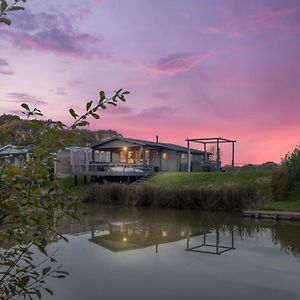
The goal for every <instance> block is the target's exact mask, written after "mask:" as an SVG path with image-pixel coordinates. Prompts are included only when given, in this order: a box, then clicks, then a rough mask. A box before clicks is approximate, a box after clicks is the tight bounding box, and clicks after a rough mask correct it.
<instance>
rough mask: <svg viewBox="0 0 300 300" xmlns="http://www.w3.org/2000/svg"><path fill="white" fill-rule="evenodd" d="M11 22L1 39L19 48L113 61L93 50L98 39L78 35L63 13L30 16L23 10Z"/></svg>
mask: <svg viewBox="0 0 300 300" xmlns="http://www.w3.org/2000/svg"><path fill="white" fill-rule="evenodd" d="M13 22H14V27H12V29H9V30H4V31H3V32H2V34H3V35H2V36H3V38H5V39H6V40H9V41H11V42H12V43H13V45H14V46H15V47H18V48H20V49H34V50H38V51H44V52H49V53H54V54H56V55H62V56H72V57H76V58H81V59H88V60H90V59H97V60H105V61H110V62H115V60H114V59H113V58H112V57H111V56H110V55H109V54H105V53H101V52H100V51H99V50H97V49H95V45H96V44H98V43H100V42H101V41H102V39H101V38H99V37H95V36H92V35H90V34H89V33H81V32H78V30H76V29H75V28H74V26H73V25H72V23H71V19H70V18H68V17H67V16H66V15H64V14H61V13H57V14H50V13H40V14H33V13H31V12H30V11H26V12H24V13H23V14H22V15H20V16H18V18H16V19H15V20H13Z"/></svg>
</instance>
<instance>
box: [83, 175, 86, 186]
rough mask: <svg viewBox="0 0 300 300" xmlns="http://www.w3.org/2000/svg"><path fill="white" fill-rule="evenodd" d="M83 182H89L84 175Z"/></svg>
mask: <svg viewBox="0 0 300 300" xmlns="http://www.w3.org/2000/svg"><path fill="white" fill-rule="evenodd" d="M83 182H84V184H86V182H87V180H86V176H83Z"/></svg>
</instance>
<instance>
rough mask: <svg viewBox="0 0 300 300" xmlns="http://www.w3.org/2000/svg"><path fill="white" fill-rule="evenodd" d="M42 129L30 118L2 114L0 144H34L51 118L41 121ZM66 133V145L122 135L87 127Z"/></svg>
mask: <svg viewBox="0 0 300 300" xmlns="http://www.w3.org/2000/svg"><path fill="white" fill-rule="evenodd" d="M41 122H42V123H43V125H44V126H43V129H40V128H35V127H34V126H32V125H33V122H32V121H31V120H24V119H21V118H20V117H18V116H16V115H10V114H3V115H0V146H4V145H7V144H13V145H22V146H24V145H34V144H35V137H36V136H37V135H38V134H43V132H45V131H47V128H50V127H51V123H52V121H51V120H47V121H41ZM67 135H68V142H67V144H66V146H82V147H84V146H90V145H93V144H95V143H97V142H98V141H100V140H103V139H107V138H110V137H113V136H122V135H121V134H120V133H119V132H117V131H115V130H111V129H109V130H104V129H100V130H97V131H92V130H88V129H76V130H72V131H71V132H70V133H68V134H67Z"/></svg>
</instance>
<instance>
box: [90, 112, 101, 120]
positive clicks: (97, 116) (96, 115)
mask: <svg viewBox="0 0 300 300" xmlns="http://www.w3.org/2000/svg"><path fill="white" fill-rule="evenodd" d="M91 115H92V116H93V118H95V119H97V120H98V119H100V116H99V115H98V114H95V113H92V114H91Z"/></svg>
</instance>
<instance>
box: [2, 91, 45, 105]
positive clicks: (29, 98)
mask: <svg viewBox="0 0 300 300" xmlns="http://www.w3.org/2000/svg"><path fill="white" fill-rule="evenodd" d="M3 101H6V102H13V103H20V104H22V103H23V102H26V103H28V104H33V105H44V104H46V102H45V101H44V100H43V98H41V97H35V96H33V95H31V94H28V93H20V92H10V93H7V94H6V95H5V96H4V100H3Z"/></svg>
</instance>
